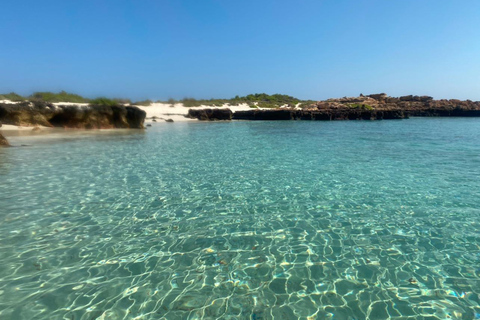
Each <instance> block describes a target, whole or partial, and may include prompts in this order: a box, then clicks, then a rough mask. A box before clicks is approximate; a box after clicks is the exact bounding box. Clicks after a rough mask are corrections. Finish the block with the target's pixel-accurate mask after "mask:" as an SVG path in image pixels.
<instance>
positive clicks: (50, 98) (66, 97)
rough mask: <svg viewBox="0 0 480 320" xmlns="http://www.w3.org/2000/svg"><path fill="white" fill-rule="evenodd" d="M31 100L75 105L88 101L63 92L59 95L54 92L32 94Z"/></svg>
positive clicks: (76, 95)
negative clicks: (72, 103)
mask: <svg viewBox="0 0 480 320" xmlns="http://www.w3.org/2000/svg"><path fill="white" fill-rule="evenodd" d="M29 98H30V99H32V100H40V101H45V102H75V103H86V102H88V101H89V100H88V99H86V98H84V97H82V96H80V95H78V94H74V93H68V92H65V91H60V92H59V93H54V92H48V91H46V92H34V93H33V94H32V95H31V96H30V97H29Z"/></svg>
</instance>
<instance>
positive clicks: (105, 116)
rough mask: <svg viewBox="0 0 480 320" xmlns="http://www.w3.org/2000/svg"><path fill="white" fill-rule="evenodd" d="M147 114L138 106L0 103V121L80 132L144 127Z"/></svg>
mask: <svg viewBox="0 0 480 320" xmlns="http://www.w3.org/2000/svg"><path fill="white" fill-rule="evenodd" d="M145 117H146V112H145V111H143V110H141V109H139V108H137V107H133V106H132V107H125V106H122V105H117V106H98V105H90V106H78V105H73V106H72V105H69V106H62V105H61V106H54V105H52V104H46V103H41V102H40V103H38V102H37V103H31V102H23V103H18V104H3V103H0V121H1V122H3V123H5V124H12V125H17V126H46V127H64V128H78V129H112V128H132V129H140V128H143V123H144V121H145Z"/></svg>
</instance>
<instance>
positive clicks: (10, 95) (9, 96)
mask: <svg viewBox="0 0 480 320" xmlns="http://www.w3.org/2000/svg"><path fill="white" fill-rule="evenodd" d="M0 100H10V101H25V100H26V99H25V98H24V97H22V96H21V95H19V94H16V93H15V92H10V93H4V94H0Z"/></svg>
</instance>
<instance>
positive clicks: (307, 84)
mask: <svg viewBox="0 0 480 320" xmlns="http://www.w3.org/2000/svg"><path fill="white" fill-rule="evenodd" d="M0 39H1V43H2V45H1V47H0V48H1V49H0V92H10V91H16V92H19V93H21V94H29V93H31V92H33V91H40V90H44V91H45V90H48V91H57V90H61V89H64V90H66V91H73V92H76V93H79V94H82V95H85V96H87V97H95V96H98V95H106V96H110V97H129V98H132V99H144V98H152V99H167V98H170V97H173V98H183V97H186V96H191V97H195V98H211V97H218V98H230V97H233V96H235V95H237V94H238V95H245V94H248V93H256V92H265V93H270V94H272V93H283V94H289V95H293V96H296V97H299V98H303V99H325V98H330V97H340V96H356V95H358V94H360V93H363V94H368V93H378V92H386V93H388V94H390V95H392V96H399V95H404V94H427V95H432V96H434V97H435V98H461V99H471V100H480V1H479V0H461V1H455V0H325V1H324V0H295V1H293V0H291V1H287V0H183V1H182V0H177V1H174V0H131V1H123V0H82V1H69V0H56V1H52V0H42V1H39V0H17V1H4V2H3V3H2V17H1V18H0Z"/></svg>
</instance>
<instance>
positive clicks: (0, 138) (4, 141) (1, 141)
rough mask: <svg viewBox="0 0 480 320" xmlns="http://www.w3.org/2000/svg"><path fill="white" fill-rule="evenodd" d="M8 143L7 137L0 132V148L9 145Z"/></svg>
mask: <svg viewBox="0 0 480 320" xmlns="http://www.w3.org/2000/svg"><path fill="white" fill-rule="evenodd" d="M9 146H10V144H9V143H8V141H7V139H5V137H4V136H3V135H2V134H1V133H0V148H1V147H9Z"/></svg>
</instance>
